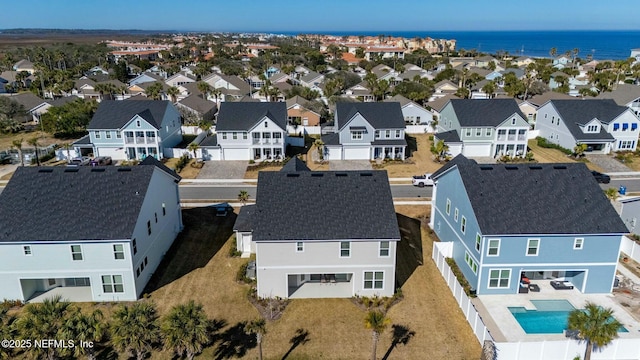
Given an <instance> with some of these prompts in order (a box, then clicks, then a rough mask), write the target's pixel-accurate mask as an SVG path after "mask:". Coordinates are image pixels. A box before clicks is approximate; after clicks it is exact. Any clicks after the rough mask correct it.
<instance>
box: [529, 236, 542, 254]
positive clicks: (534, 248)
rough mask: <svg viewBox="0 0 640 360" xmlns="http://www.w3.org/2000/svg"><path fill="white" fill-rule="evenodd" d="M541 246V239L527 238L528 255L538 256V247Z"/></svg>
mask: <svg viewBox="0 0 640 360" xmlns="http://www.w3.org/2000/svg"><path fill="white" fill-rule="evenodd" d="M539 247H540V239H528V240H527V256H538V248H539Z"/></svg>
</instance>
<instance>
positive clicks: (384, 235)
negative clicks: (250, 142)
mask: <svg viewBox="0 0 640 360" xmlns="http://www.w3.org/2000/svg"><path fill="white" fill-rule="evenodd" d="M308 204H314V205H313V211H310V209H309V206H308ZM256 208H257V211H256V212H255V214H254V217H253V220H254V222H253V229H254V231H253V240H254V241H265V240H276V241H277V240H348V239H353V240H357V239H363V240H364V239H388V240H399V239H400V231H399V229H398V221H397V218H396V214H395V209H394V207H393V199H392V197H391V188H390V186H389V179H388V178H387V173H386V171H380V170H378V171H322V172H315V171H301V172H296V173H290V172H276V171H262V172H260V173H259V175H258V190H257V195H256Z"/></svg>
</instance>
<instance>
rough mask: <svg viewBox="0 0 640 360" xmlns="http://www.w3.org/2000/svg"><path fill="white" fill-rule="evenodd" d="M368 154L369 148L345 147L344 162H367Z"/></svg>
mask: <svg viewBox="0 0 640 360" xmlns="http://www.w3.org/2000/svg"><path fill="white" fill-rule="evenodd" d="M370 152H371V149H370V148H369V147H345V148H344V160H369V159H370V158H371V156H370Z"/></svg>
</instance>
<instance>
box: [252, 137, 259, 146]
mask: <svg viewBox="0 0 640 360" xmlns="http://www.w3.org/2000/svg"><path fill="white" fill-rule="evenodd" d="M252 144H253V145H257V144H260V139H256V138H253V142H252Z"/></svg>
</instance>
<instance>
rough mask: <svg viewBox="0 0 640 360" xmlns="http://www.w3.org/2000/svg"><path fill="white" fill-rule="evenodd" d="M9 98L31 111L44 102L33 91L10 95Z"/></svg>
mask: <svg viewBox="0 0 640 360" xmlns="http://www.w3.org/2000/svg"><path fill="white" fill-rule="evenodd" d="M9 98H10V99H11V100H13V101H15V102H17V103H18V104H20V105H22V106H24V109H25V110H27V111H29V110H31V109H33V108H35V107H36V106H38V105H41V104H42V103H44V100H42V99H41V98H39V97H38V96H36V95H35V94H33V93H31V92H23V93H19V94H13V95H10V96H9Z"/></svg>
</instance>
